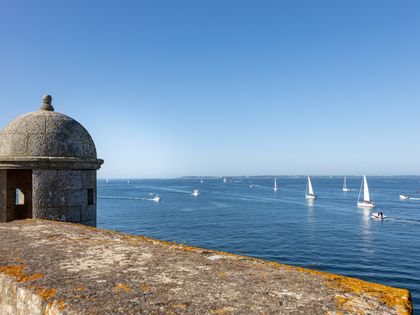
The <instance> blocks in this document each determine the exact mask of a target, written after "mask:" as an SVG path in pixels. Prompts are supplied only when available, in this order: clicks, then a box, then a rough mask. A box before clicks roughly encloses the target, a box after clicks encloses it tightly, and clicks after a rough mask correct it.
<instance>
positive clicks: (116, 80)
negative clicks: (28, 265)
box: [0, 0, 420, 178]
mask: <svg viewBox="0 0 420 315" xmlns="http://www.w3.org/2000/svg"><path fill="white" fill-rule="evenodd" d="M46 93H50V94H52V95H53V105H54V106H55V108H56V110H57V111H59V112H63V113H65V114H68V115H69V116H71V117H73V118H75V119H77V120H78V121H80V122H81V123H82V124H83V125H85V127H86V128H87V129H88V130H89V131H90V133H91V134H92V136H93V138H94V140H95V142H96V145H97V150H98V154H99V157H101V158H103V159H105V164H104V166H103V168H102V169H101V171H100V173H99V176H100V177H122V178H133V177H174V176H183V175H258V174H312V175H322V174H324V175H327V174H328V175H330V174H362V173H363V172H367V173H368V174H371V175H390V174H420V158H419V157H420V146H419V145H418V135H419V126H420V124H419V119H420V2H419V1H400V0H395V1H389V0H381V1H373V0H372V1H366V0H351V1H350V0H348V1H344V0H343V1H337V0H332V1H312V0H311V1H309V0H308V1H303V0H302V1H299V0H290V1H257V0H255V1H246V0H240V1H239V0H238V1H235V0H200V1H197V0H191V1H188V0H168V1H161V0H153V1H118V2H117V1H104V0H102V1H75V0H73V1H42V0H41V1H7V0H1V1H0V96H1V101H0V109H1V111H0V113H1V114H0V126H1V127H3V126H4V125H5V124H6V123H7V122H8V121H10V120H11V119H13V118H14V117H16V116H18V115H20V114H22V113H25V112H28V111H34V110H37V109H38V108H39V106H40V103H41V101H40V99H41V96H42V95H43V94H46Z"/></svg>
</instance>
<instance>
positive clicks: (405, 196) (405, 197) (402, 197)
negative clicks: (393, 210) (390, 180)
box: [400, 195, 410, 200]
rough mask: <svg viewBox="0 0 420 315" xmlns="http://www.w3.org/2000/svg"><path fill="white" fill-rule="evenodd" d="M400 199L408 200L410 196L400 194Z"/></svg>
mask: <svg viewBox="0 0 420 315" xmlns="http://www.w3.org/2000/svg"><path fill="white" fill-rule="evenodd" d="M400 199H401V200H408V199H410V197H408V196H407V195H400Z"/></svg>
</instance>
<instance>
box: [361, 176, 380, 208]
mask: <svg viewBox="0 0 420 315" xmlns="http://www.w3.org/2000/svg"><path fill="white" fill-rule="evenodd" d="M362 191H363V200H360V196H361V194H362ZM357 206H358V207H364V208H375V207H376V205H375V203H374V202H373V201H372V200H371V199H370V194H369V187H368V182H367V179H366V174H365V175H363V180H362V185H361V186H360V190H359V196H358V197H357Z"/></svg>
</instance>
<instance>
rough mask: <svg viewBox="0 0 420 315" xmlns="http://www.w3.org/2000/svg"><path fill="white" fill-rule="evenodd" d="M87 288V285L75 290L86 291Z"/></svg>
mask: <svg viewBox="0 0 420 315" xmlns="http://www.w3.org/2000/svg"><path fill="white" fill-rule="evenodd" d="M85 290H86V288H85V287H78V288H74V291H85Z"/></svg>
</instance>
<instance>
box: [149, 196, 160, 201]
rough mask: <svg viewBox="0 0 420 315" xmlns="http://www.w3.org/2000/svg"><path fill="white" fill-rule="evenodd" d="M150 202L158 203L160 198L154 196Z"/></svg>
mask: <svg viewBox="0 0 420 315" xmlns="http://www.w3.org/2000/svg"><path fill="white" fill-rule="evenodd" d="M150 200H151V201H154V202H160V196H159V195H154V196H153V198H152V199H150Z"/></svg>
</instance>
